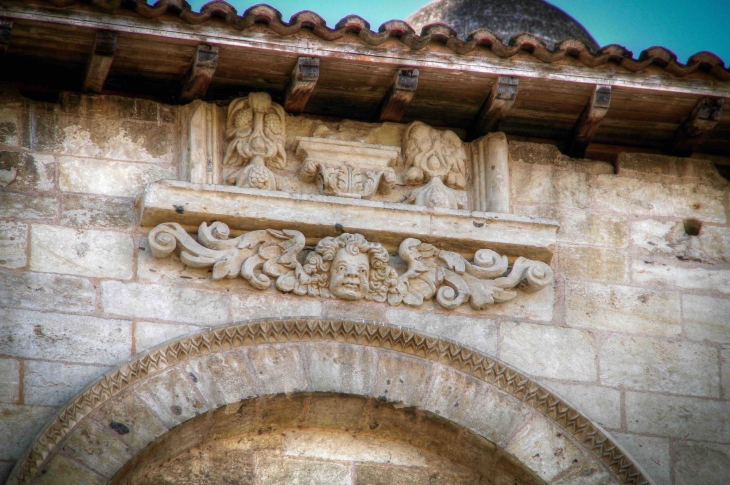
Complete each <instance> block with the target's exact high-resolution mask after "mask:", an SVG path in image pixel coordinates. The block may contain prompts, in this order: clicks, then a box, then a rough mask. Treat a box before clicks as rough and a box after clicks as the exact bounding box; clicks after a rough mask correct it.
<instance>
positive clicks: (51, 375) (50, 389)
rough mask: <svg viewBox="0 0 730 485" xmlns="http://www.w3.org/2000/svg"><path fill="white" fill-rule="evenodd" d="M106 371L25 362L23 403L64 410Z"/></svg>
mask: <svg viewBox="0 0 730 485" xmlns="http://www.w3.org/2000/svg"><path fill="white" fill-rule="evenodd" d="M106 370H107V368H106V367H101V366H96V365H78V364H67V363H62V362H43V361H36V360H26V361H25V363H24V365H23V402H24V403H26V404H37V405H41V406H62V405H64V404H66V402H67V401H68V400H69V399H71V397H73V396H74V395H75V394H76V393H77V392H79V391H80V390H81V389H83V388H84V387H85V386H86V385H87V384H89V383H91V382H92V381H94V380H95V379H96V378H98V377H100V376H101V375H102V374H103V373H104V372H105V371H106Z"/></svg>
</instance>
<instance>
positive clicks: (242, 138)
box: [223, 93, 286, 190]
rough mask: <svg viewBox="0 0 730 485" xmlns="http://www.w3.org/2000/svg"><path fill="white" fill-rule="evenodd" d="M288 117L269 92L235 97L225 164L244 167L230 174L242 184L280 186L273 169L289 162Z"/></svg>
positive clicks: (230, 178)
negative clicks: (285, 143) (287, 152)
mask: <svg viewBox="0 0 730 485" xmlns="http://www.w3.org/2000/svg"><path fill="white" fill-rule="evenodd" d="M285 130H286V118H285V113H284V109H283V108H282V107H281V106H280V105H278V104H276V103H273V102H272V101H271V96H269V95H268V94H267V93H251V94H249V95H248V97H246V98H239V99H236V100H234V101H233V102H232V103H231V105H230V106H229V108H228V121H227V123H226V139H227V140H228V142H229V143H228V147H227V149H226V154H225V157H224V158H223V165H225V166H233V167H243V168H241V169H239V170H236V171H234V172H232V173H230V174H228V176H227V177H226V182H227V183H229V184H231V185H237V186H240V187H253V188H258V189H267V190H276V177H275V176H274V173H273V172H272V171H271V170H269V167H271V168H278V169H283V168H284V167H285V166H286V151H285V149H284V142H285V139H286V133H285Z"/></svg>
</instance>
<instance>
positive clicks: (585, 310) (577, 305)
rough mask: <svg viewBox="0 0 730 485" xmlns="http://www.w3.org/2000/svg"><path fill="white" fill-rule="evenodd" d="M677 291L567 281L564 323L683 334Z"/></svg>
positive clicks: (608, 328) (664, 333)
mask: <svg viewBox="0 0 730 485" xmlns="http://www.w3.org/2000/svg"><path fill="white" fill-rule="evenodd" d="M680 314H681V309H680V304H679V294H678V293H675V292H668V291H654V290H647V289H643V288H634V287H630V286H617V285H607V284H604V283H581V282H573V281H571V282H568V284H567V285H566V322H567V324H568V325H570V326H573V327H582V328H592V329H601V330H611V331H617V332H624V333H644V334H651V335H665V336H672V335H679V334H681V333H682V325H681V316H680Z"/></svg>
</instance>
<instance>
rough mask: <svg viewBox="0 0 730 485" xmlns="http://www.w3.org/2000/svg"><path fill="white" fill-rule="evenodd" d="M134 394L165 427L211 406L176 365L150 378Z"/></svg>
mask: <svg viewBox="0 0 730 485" xmlns="http://www.w3.org/2000/svg"><path fill="white" fill-rule="evenodd" d="M134 393H135V394H136V395H137V396H138V397H139V398H140V399H141V400H142V401H144V402H145V404H147V406H149V408H150V409H151V410H152V411H153V412H154V413H155V414H156V415H157V416H158V417H159V418H160V419H161V420H162V422H163V423H164V425H165V426H166V427H167V428H168V429H172V428H174V427H175V426H177V425H178V424H181V423H184V422H185V421H187V420H188V419H191V418H194V417H195V416H198V415H199V414H203V413H205V412H207V411H209V410H210V409H211V407H214V406H213V405H212V401H210V400H209V399H207V396H204V395H203V394H202V393H201V392H200V389H199V388H198V385H197V382H196V378H194V376H191V375H189V374H187V373H185V372H183V371H182V370H181V369H179V368H177V367H173V368H171V369H167V370H166V371H164V372H161V373H160V374H157V375H155V376H152V377H150V378H149V379H147V380H146V381H144V382H142V383H141V384H139V385H138V386H135V388H134Z"/></svg>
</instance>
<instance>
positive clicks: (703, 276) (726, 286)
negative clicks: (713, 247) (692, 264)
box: [677, 266, 730, 295]
mask: <svg viewBox="0 0 730 485" xmlns="http://www.w3.org/2000/svg"><path fill="white" fill-rule="evenodd" d="M677 285H678V286H679V287H680V288H685V289H688V290H705V291H719V292H721V293H724V294H726V295H730V269H716V270H715V269H704V268H684V267H681V266H680V267H678V268H677Z"/></svg>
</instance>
